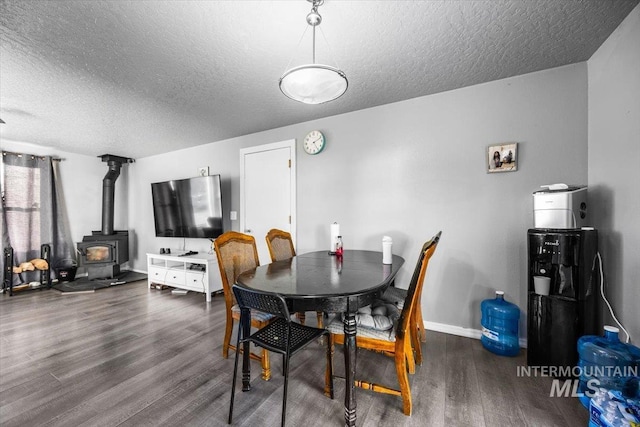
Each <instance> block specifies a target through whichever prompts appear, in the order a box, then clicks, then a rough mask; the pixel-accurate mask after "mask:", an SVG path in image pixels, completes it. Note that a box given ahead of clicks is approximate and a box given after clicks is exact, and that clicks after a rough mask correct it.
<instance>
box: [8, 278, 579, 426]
mask: <svg viewBox="0 0 640 427" xmlns="http://www.w3.org/2000/svg"><path fill="white" fill-rule="evenodd" d="M223 312H224V301H223V299H222V298H221V297H220V296H216V297H215V298H214V299H213V302H212V304H211V305H210V306H209V307H207V305H206V304H205V302H204V296H203V295H202V294H195V293H192V292H190V293H189V294H188V295H186V296H176V295H172V294H171V293H170V291H167V290H165V291H159V290H149V289H147V286H146V282H136V283H130V284H127V285H122V286H117V287H113V288H109V289H103V290H99V291H97V292H95V293H88V294H79V295H69V294H61V293H60V292H58V291H56V290H43V291H31V292H23V293H17V294H16V295H14V296H13V297H9V296H8V295H7V294H3V295H0V425H2V426H3V427H11V426H58V425H60V426H81V425H84V426H144V425H148V426H160V425H165V426H196V425H203V426H204V425H207V426H222V425H225V424H226V417H227V410H228V405H229V396H230V394H229V391H230V387H231V374H232V371H233V358H229V359H223V358H222V356H221V343H222V336H223V329H224V316H223ZM314 317H315V316H312V315H309V316H307V319H313V318H314ZM234 339H235V333H234ZM323 351H324V350H323V347H321V346H320V345H315V344H314V345H311V346H310V347H309V348H308V349H306V350H305V351H303V352H301V353H300V354H297V355H296V356H295V357H294V358H293V359H292V364H291V374H290V387H289V399H288V405H287V406H288V411H287V425H290V426H324V425H334V426H339V425H343V403H342V399H343V396H344V381H343V380H340V379H336V399H335V400H333V401H332V400H330V399H328V398H326V397H324V395H323V394H322V387H323V384H324V379H323V372H324V358H323V354H324V353H323ZM424 352H425V355H426V360H425V363H424V364H423V366H419V367H417V372H416V374H415V375H412V376H411V378H410V381H411V389H412V395H413V399H414V403H413V415H412V416H411V417H406V416H404V415H403V414H402V404H401V401H400V398H399V397H394V396H388V395H383V394H378V393H372V392H369V391H365V390H358V391H357V399H358V400H357V402H358V408H357V411H358V425H361V426H414V425H415V426H509V425H513V426H523V425H530V426H581V427H582V426H586V425H587V422H588V414H587V410H586V409H584V408H583V407H582V406H581V405H580V404H579V403H578V401H577V399H571V398H550V397H548V396H549V391H550V387H551V379H549V378H518V377H517V376H516V367H517V366H519V365H522V366H524V365H525V358H524V355H523V354H521V355H520V356H519V357H516V358H505V357H498V356H495V355H493V354H491V353H489V352H487V351H485V350H484V349H483V348H482V346H481V345H480V342H479V341H477V340H472V339H467V338H460V337H456V336H452V335H445V334H441V333H436V332H429V333H428V339H427V343H426V344H424ZM281 362H282V361H281V359H280V358H279V357H274V358H273V368H274V371H273V372H274V378H273V379H272V380H271V381H269V382H265V381H262V380H261V379H260V378H259V372H258V371H259V369H258V367H257V365H255V364H254V365H253V369H252V390H251V392H249V393H238V394H237V396H236V408H235V416H234V425H238V426H278V425H279V424H280V408H281V406H280V405H281V399H282V375H281V367H282V363H281ZM336 371H337V373H340V372H343V371H344V367H343V363H342V356H341V354H339V353H338V352H336ZM358 374H359V375H358V376H359V377H362V378H365V377H366V378H367V379H370V380H372V381H374V382H381V383H388V384H391V385H395V384H396V382H395V381H396V380H395V370H394V366H393V362H392V359H390V358H387V357H385V356H383V355H380V354H375V353H369V352H366V351H360V352H359V353H358Z"/></svg>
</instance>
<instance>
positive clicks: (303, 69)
mask: <svg viewBox="0 0 640 427" xmlns="http://www.w3.org/2000/svg"><path fill="white" fill-rule="evenodd" d="M348 86H349V82H348V81H347V76H346V75H345V74H344V73H343V72H342V71H340V70H338V69H337V68H334V67H331V66H329V65H322V64H308V65H302V66H300V67H295V68H292V69H290V70H289V71H286V72H285V73H284V75H283V76H282V77H281V78H280V90H281V91H282V93H284V94H285V95H286V96H287V97H289V98H291V99H293V100H294V101H299V102H303V103H305V104H322V103H325V102H329V101H333V100H334V99H337V98H339V97H341V96H342V95H343V94H344V93H345V92H346V91H347V87H348Z"/></svg>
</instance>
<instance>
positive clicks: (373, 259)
mask: <svg viewBox="0 0 640 427" xmlns="http://www.w3.org/2000/svg"><path fill="white" fill-rule="evenodd" d="M392 262H393V263H392V264H390V265H388V264H382V253H381V252H374V251H364V250H347V251H345V252H344V255H343V256H342V259H341V260H340V259H339V258H337V257H336V256H334V255H329V254H328V253H327V252H326V251H317V252H309V253H306V254H301V255H298V256H295V257H293V258H292V259H290V260H286V261H277V262H274V263H271V264H267V265H262V266H259V267H257V268H256V269H253V270H249V271H247V272H245V273H242V274H241V275H240V276H239V277H238V279H237V282H238V285H240V286H246V287H248V288H252V289H257V290H264V291H269V292H276V293H278V294H280V295H282V296H283V297H285V299H286V300H287V301H288V302H290V303H291V309H292V310H293V311H302V310H320V311H333V312H347V311H353V310H357V308H358V307H354V306H356V305H358V306H361V305H366V304H369V303H370V302H371V300H372V299H373V298H375V297H376V296H377V295H378V294H379V293H381V292H383V291H384V290H385V289H386V287H387V286H388V285H389V284H390V283H391V282H392V281H393V279H394V277H395V276H396V274H397V273H398V270H399V269H400V267H401V266H402V264H404V259H403V258H402V257H400V256H398V255H394V256H393V260H392ZM349 301H351V304H349Z"/></svg>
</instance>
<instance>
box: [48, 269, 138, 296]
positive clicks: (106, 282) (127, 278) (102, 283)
mask: <svg viewBox="0 0 640 427" xmlns="http://www.w3.org/2000/svg"><path fill="white" fill-rule="evenodd" d="M146 279H147V275H146V274H144V273H138V272H135V271H123V272H121V273H120V274H119V275H118V276H117V277H116V278H113V279H95V280H89V279H87V278H86V277H78V278H77V279H76V280H74V281H73V282H62V283H57V284H55V285H53V286H52V287H53V289H57V290H59V291H60V292H65V293H66V292H93V291H95V290H97V289H104V288H109V287H111V286H117V285H124V284H126V283H130V282H135V281H138V280H146Z"/></svg>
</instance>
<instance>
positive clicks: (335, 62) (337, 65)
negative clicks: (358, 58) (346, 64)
mask: <svg viewBox="0 0 640 427" xmlns="http://www.w3.org/2000/svg"><path fill="white" fill-rule="evenodd" d="M320 32H321V33H322V38H323V39H324V42H325V44H326V45H327V50H328V51H329V57H330V58H331V61H333V63H334V64H336V68H337V69H338V70H342V68H340V64H338V61H336V58H335V56H333V51H332V50H331V46H330V45H329V41H328V40H327V36H325V35H324V31H322V28H320ZM313 57H314V59H315V47H314V50H313ZM314 62H315V60H314Z"/></svg>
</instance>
